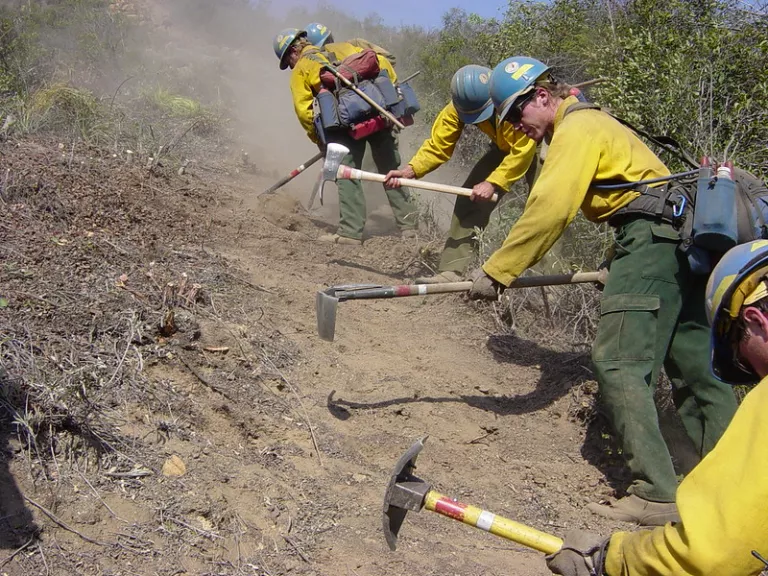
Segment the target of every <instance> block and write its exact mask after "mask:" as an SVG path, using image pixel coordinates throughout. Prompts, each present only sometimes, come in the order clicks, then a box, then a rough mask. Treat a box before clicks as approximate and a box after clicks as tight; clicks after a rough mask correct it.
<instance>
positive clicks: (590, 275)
mask: <svg viewBox="0 0 768 576" xmlns="http://www.w3.org/2000/svg"><path fill="white" fill-rule="evenodd" d="M607 279H608V270H606V269H605V268H603V269H601V270H599V271H598V272H575V273H573V274H558V275H553V276H526V277H524V278H518V279H517V280H515V281H514V282H512V284H510V285H509V287H510V288H532V287H535V286H556V285H560V284H583V283H586V282H595V283H597V284H605V281H606V280H607ZM470 288H472V282H470V281H467V282H446V283H443V284H401V285H399V286H381V285H379V284H344V285H341V286H331V287H330V288H326V289H325V290H321V291H319V292H318V293H317V296H316V297H315V312H316V313H317V333H318V334H319V335H320V338H322V339H323V340H328V341H329V342H333V338H334V335H335V334H336V308H337V307H338V304H339V302H343V301H345V300H362V299H376V298H399V297H401V296H423V295H425V294H445V293H448V292H466V291H468V290H469V289H470Z"/></svg>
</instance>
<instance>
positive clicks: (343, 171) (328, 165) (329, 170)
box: [317, 142, 499, 202]
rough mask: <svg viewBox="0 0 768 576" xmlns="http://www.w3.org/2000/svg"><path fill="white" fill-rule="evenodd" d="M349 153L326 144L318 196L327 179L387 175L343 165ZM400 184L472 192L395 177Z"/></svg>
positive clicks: (381, 179) (460, 193) (377, 178)
mask: <svg viewBox="0 0 768 576" xmlns="http://www.w3.org/2000/svg"><path fill="white" fill-rule="evenodd" d="M347 154H349V148H347V147H346V146H342V145H341V144H336V143H335V142H333V143H331V144H328V147H327V149H326V153H325V164H323V172H322V176H321V178H322V179H321V181H319V182H318V184H317V185H318V186H319V189H320V198H321V199H322V197H323V187H324V186H325V183H326V182H328V181H329V180H330V181H331V182H336V181H337V180H340V179H344V180H365V181H368V182H380V183H383V182H384V181H385V180H386V179H387V177H386V176H385V175H384V174H377V173H376V172H366V171H365V170H358V169H357V168H352V167H350V166H345V165H344V164H342V163H341V161H342V160H343V159H344V156H346V155H347ZM397 181H398V183H399V185H400V186H409V187H411V188H420V189H422V190H432V191H433V192H445V193H446V194H454V195H456V196H469V195H471V194H472V189H471V188H462V187H461V186H449V185H448V184H438V183H436V182H426V181H423V180H411V179H409V178H397ZM491 199H492V200H493V201H494V202H495V201H497V200H498V199H499V196H498V194H494V195H493V197H492V198H491Z"/></svg>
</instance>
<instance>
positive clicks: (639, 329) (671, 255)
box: [592, 217, 736, 502]
mask: <svg viewBox="0 0 768 576" xmlns="http://www.w3.org/2000/svg"><path fill="white" fill-rule="evenodd" d="M615 236H616V257H615V258H614V259H613V261H612V262H611V267H610V275H609V277H608V282H607V284H606V286H605V290H604V292H603V300H602V304H601V313H600V314H601V315H600V324H599V326H598V330H597V337H596V338H595V343H594V347H593V350H592V360H593V362H594V367H595V375H596V377H597V381H598V384H599V388H600V395H601V397H602V401H603V404H604V406H605V408H606V410H607V413H608V416H609V418H610V420H611V423H612V425H613V427H614V429H615V431H616V434H617V436H618V441H619V444H620V446H621V449H622V451H623V454H624V457H625V459H626V461H627V465H628V466H629V469H630V471H631V473H632V486H631V488H630V489H629V491H630V492H631V493H633V494H636V495H637V496H639V497H641V498H645V499H646V500H652V501H656V502H674V500H675V492H676V490H677V478H676V475H675V470H674V467H673V465H672V459H671V457H670V453H669V450H668V448H667V445H666V444H665V443H664V439H663V438H662V435H661V431H660V429H659V418H658V413H657V411H656V406H655V403H654V399H653V393H654V389H655V387H656V383H657V381H658V378H659V372H660V370H661V367H662V365H663V366H664V368H665V370H666V372H667V375H668V376H669V377H670V379H671V380H672V385H673V395H672V398H673V401H674V404H675V407H676V408H677V411H678V413H679V414H680V417H681V419H682V422H683V425H684V427H685V430H686V432H687V433H688V435H689V436H690V437H691V439H692V440H693V442H694V444H695V445H696V448H697V450H698V451H699V454H700V455H701V456H703V455H705V454H706V453H707V452H709V451H710V450H711V449H712V448H713V446H714V445H715V443H716V442H717V440H718V439H719V438H720V436H721V435H722V433H723V431H724V430H725V428H726V427H727V426H728V423H729V422H730V420H731V417H732V416H733V414H734V412H735V411H736V399H735V397H734V395H733V391H732V389H731V387H730V386H728V385H727V384H724V383H722V382H720V381H718V380H717V379H716V378H715V377H714V376H713V375H712V372H711V370H710V363H709V360H710V359H709V339H710V333H709V328H708V326H707V319H706V312H705V308H704V294H705V292H704V290H705V286H706V281H707V278H706V277H705V276H696V275H693V274H692V273H691V272H690V268H689V267H688V262H687V260H686V258H685V255H684V254H682V253H681V252H680V251H679V250H678V249H677V247H678V244H679V243H680V236H679V234H678V232H677V231H676V230H675V229H674V228H673V227H672V226H670V225H669V224H663V223H660V222H654V221H652V220H651V219H649V218H645V217H632V218H629V219H627V221H626V222H625V223H624V224H623V225H622V226H620V227H618V228H617V229H616V234H615Z"/></svg>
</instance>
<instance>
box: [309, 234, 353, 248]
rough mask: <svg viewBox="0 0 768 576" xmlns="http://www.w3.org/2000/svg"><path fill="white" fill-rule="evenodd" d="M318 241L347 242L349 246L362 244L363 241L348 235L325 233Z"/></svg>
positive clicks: (330, 242)
mask: <svg viewBox="0 0 768 576" xmlns="http://www.w3.org/2000/svg"><path fill="white" fill-rule="evenodd" d="M317 241H318V242H324V243H326V244H346V245H348V246H362V244H363V241H362V240H358V239H357V238H347V237H346V236H339V235H338V234H323V235H321V236H319V237H318V239H317Z"/></svg>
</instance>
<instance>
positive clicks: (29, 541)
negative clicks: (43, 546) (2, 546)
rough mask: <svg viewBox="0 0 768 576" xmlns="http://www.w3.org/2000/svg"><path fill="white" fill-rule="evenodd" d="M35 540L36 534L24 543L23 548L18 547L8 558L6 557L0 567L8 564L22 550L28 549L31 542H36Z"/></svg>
mask: <svg viewBox="0 0 768 576" xmlns="http://www.w3.org/2000/svg"><path fill="white" fill-rule="evenodd" d="M34 541H35V537H34V536H32V537H31V538H30V539H29V540H27V543H26V544H24V545H23V546H22V547H21V548H17V549H16V550H14V552H13V554H11V555H10V556H8V558H6V559H5V560H3V561H2V562H0V568H2V567H3V566H5V565H6V564H8V562H10V561H11V560H13V559H14V558H16V556H17V555H18V554H19V553H20V552H22V551H24V550H26V549H27V548H28V547H29V545H30V544H32V542H34Z"/></svg>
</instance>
